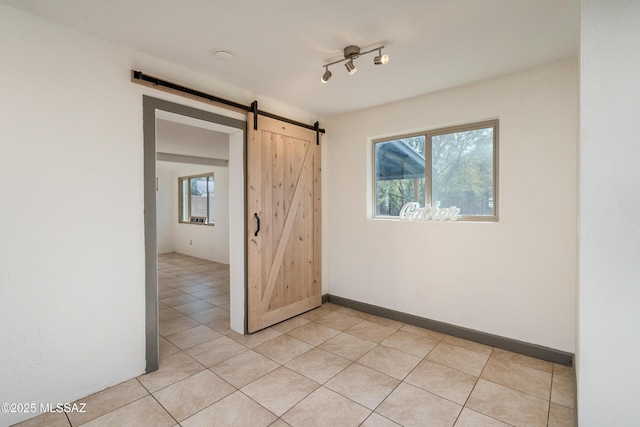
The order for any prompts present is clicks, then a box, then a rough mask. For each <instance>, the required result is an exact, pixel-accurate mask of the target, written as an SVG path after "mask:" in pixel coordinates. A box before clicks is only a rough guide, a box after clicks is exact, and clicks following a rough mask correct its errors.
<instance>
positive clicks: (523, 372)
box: [480, 358, 551, 400]
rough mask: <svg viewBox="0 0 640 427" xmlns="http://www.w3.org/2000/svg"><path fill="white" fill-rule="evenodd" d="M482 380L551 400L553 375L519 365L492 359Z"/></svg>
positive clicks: (483, 372)
mask: <svg viewBox="0 0 640 427" xmlns="http://www.w3.org/2000/svg"><path fill="white" fill-rule="evenodd" d="M480 377H481V378H484V379H485V380H487V381H491V382H493V383H496V384H500V385H503V386H505V387H509V388H512V389H514V390H518V391H522V392H524V393H527V394H531V395H534V396H536V397H539V398H541V399H545V400H549V394H550V392H551V374H550V373H548V372H543V371H540V370H538V369H534V368H529V367H527V366H524V365H520V364H518V363H513V362H507V361H506V360H500V359H496V358H491V359H489V361H488V362H487V365H486V366H485V368H484V371H482V375H481V376H480Z"/></svg>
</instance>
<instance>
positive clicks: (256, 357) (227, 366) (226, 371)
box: [210, 350, 280, 388]
mask: <svg viewBox="0 0 640 427" xmlns="http://www.w3.org/2000/svg"><path fill="white" fill-rule="evenodd" d="M279 366H280V365H278V364H277V363H276V362H274V361H273V360H271V359H268V358H266V357H264V356H263V355H261V354H258V353H256V352H255V351H253V350H248V351H245V352H244V353H240V354H239V355H237V356H235V357H232V358H231V359H227V360H225V361H224V362H221V363H218V364H217V365H214V366H212V367H211V368H210V369H211V371H213V372H215V373H216V374H217V375H219V376H220V377H222V378H223V379H224V380H225V381H227V382H228V383H229V384H231V385H233V386H234V387H237V388H242V387H244V386H245V385H247V384H249V383H251V382H253V381H255V380H257V379H258V378H260V377H261V376H263V375H265V374H267V373H269V372H271V371H273V370H274V369H276V368H278V367H279Z"/></svg>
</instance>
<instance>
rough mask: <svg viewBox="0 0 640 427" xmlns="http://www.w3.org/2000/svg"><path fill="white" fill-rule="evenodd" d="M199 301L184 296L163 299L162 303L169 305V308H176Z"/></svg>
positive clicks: (189, 296)
mask: <svg viewBox="0 0 640 427" xmlns="http://www.w3.org/2000/svg"><path fill="white" fill-rule="evenodd" d="M194 301H198V298H196V297H192V296H191V295H187V294H182V295H178V296H175V297H171V298H164V299H161V300H160V302H161V303H163V304H166V305H168V306H169V307H175V306H177V305H182V304H187V303H190V302H194Z"/></svg>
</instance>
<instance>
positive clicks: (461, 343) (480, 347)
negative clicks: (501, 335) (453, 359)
mask: <svg viewBox="0 0 640 427" xmlns="http://www.w3.org/2000/svg"><path fill="white" fill-rule="evenodd" d="M442 342H444V343H447V344H451V345H457V346H458V347H462V348H466V349H467V350H472V351H475V352H476V353H481V354H486V355H487V356H491V352H492V351H493V347H490V346H488V345H484V344H480V343H477V342H473V341H469V340H465V339H462V338H458V337H454V336H451V335H447V336H445V337H444V338H443V339H442Z"/></svg>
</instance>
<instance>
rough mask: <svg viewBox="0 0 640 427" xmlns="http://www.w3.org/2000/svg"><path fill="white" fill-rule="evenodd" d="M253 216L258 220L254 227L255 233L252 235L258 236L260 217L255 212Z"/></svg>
mask: <svg viewBox="0 0 640 427" xmlns="http://www.w3.org/2000/svg"><path fill="white" fill-rule="evenodd" d="M253 216H254V217H255V218H256V220H257V221H258V228H257V229H256V233H255V234H254V236H256V237H257V236H258V233H259V232H260V217H259V216H258V214H257V213H254V214H253Z"/></svg>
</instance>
